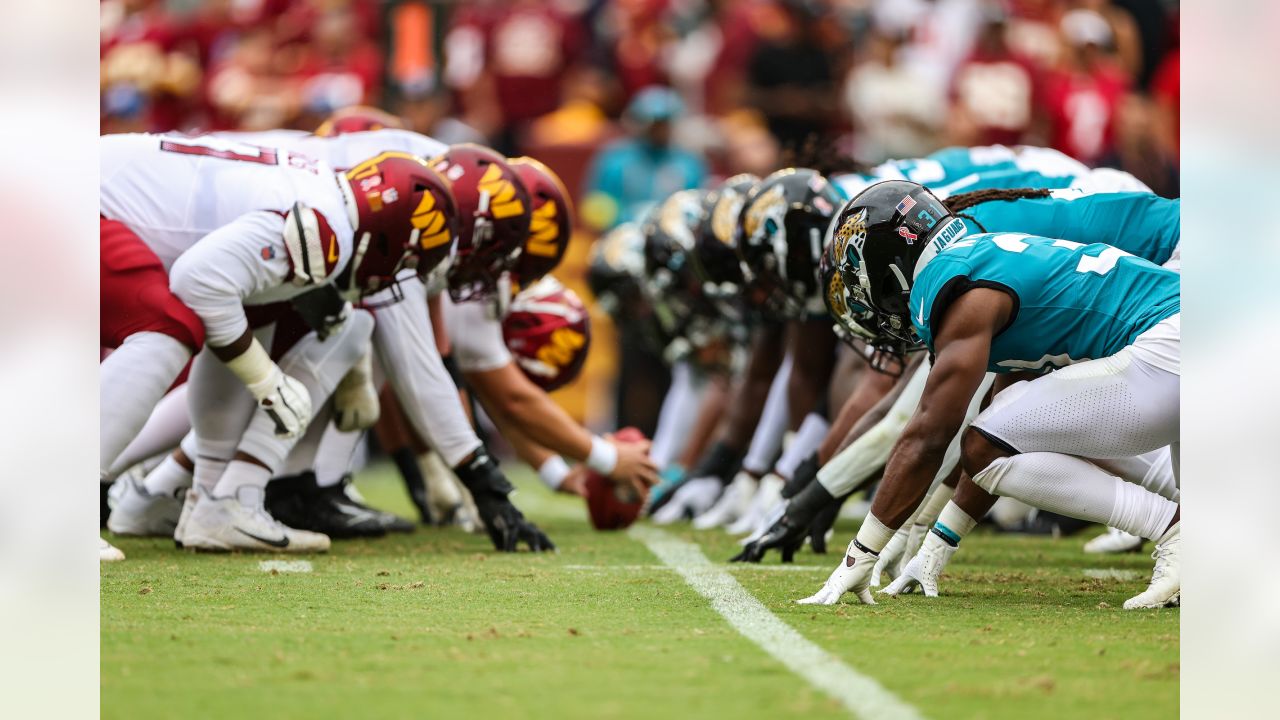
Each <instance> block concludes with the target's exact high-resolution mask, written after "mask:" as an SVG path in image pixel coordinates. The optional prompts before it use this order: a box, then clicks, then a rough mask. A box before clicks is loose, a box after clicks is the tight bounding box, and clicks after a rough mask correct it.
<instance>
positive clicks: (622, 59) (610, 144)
mask: <svg viewBox="0 0 1280 720" xmlns="http://www.w3.org/2000/svg"><path fill="white" fill-rule="evenodd" d="M100 8H101V32H102V36H101V91H102V93H101V129H102V132H104V133H107V132H134V131H167V130H179V131H186V132H198V131H203V130H230V129H243V130H261V129H271V128H281V127H284V128H298V129H304V130H311V129H314V128H315V127H316V126H317V125H318V124H319V123H320V122H321V121H322V120H324V118H325V117H327V116H328V115H329V114H330V113H331V112H333V111H335V110H338V109H341V108H343V107H347V106H350V105H357V104H362V105H373V106H377V107H380V108H383V109H385V110H387V111H389V112H392V113H394V114H396V115H399V116H401V117H402V118H403V119H404V121H405V123H406V125H407V126H408V127H409V128H410V129H412V130H415V131H417V132H421V133H424V134H427V135H430V136H433V137H435V138H438V139H440V140H442V141H444V142H449V143H455V142H465V141H473V142H480V143H483V144H486V145H490V146H492V147H494V148H496V149H498V150H499V151H501V152H503V153H506V154H508V155H521V154H527V155H532V156H534V157H537V158H539V159H541V160H543V161H544V162H546V163H547V164H548V165H550V166H551V167H552V168H554V169H555V170H556V171H558V172H559V173H560V174H561V176H562V177H563V178H564V180H565V183H566V185H567V186H568V187H569V189H570V190H571V192H572V193H573V194H574V196H575V197H574V200H575V203H576V207H577V210H578V227H577V230H576V233H575V236H574V240H573V242H572V244H571V249H570V253H569V255H568V257H567V258H566V261H565V264H564V266H562V267H561V268H560V269H559V270H558V271H557V273H556V274H557V276H559V277H561V279H563V280H564V281H565V282H566V283H567V284H569V285H571V286H573V287H575V288H576V289H578V291H579V292H580V294H582V295H583V296H584V298H587V297H589V294H588V293H587V292H586V290H585V287H584V283H583V281H582V280H583V271H584V267H585V261H586V256H587V252H588V249H589V248H590V245H591V242H592V241H593V239H594V238H595V237H596V236H597V235H598V234H599V233H601V232H604V231H607V230H608V229H609V228H611V227H613V226H614V225H616V224H617V223H619V222H622V221H625V220H627V219H630V218H633V217H634V216H635V215H636V214H637V213H638V212H639V210H640V209H641V208H643V207H644V206H645V204H646V203H648V202H652V201H654V200H657V199H660V198H663V197H665V196H667V195H668V194H670V193H671V192H673V191H676V190H679V189H684V188H687V187H697V186H701V185H707V184H710V183H713V182H714V181H715V180H716V179H717V178H719V177H724V176H727V175H730V174H733V173H738V172H754V173H757V174H760V175H764V174H767V173H768V172H770V171H772V170H774V169H776V168H777V167H778V166H779V164H780V163H781V162H783V161H784V159H785V157H786V153H787V152H788V151H789V150H790V149H793V148H795V147H798V146H800V145H802V144H803V143H805V142H806V141H807V140H809V139H810V138H816V139H818V140H819V142H820V143H821V147H823V148H824V149H825V148H827V147H830V148H833V150H838V151H839V152H841V153H845V154H849V155H852V156H853V157H856V158H857V159H859V160H860V161H863V162H867V163H875V162H878V161H881V160H885V159H888V158H907V157H922V156H924V155H927V154H928V153H930V152H932V151H934V150H937V149H939V148H941V147H945V146H949V145H986V144H992V143H1004V144H1014V143H1022V144H1032V145H1044V146H1049V147H1053V148H1056V149H1058V150H1061V151H1063V152H1065V153H1067V154H1069V155H1072V156H1074V157H1076V158H1077V159H1079V160H1081V161H1083V162H1085V163H1086V164H1089V165H1105V166H1113V167H1119V168H1122V169H1124V170H1127V171H1129V172H1131V173H1133V174H1134V175H1136V176H1137V177H1138V178H1140V179H1141V180H1143V181H1144V182H1146V183H1147V184H1148V185H1150V186H1151V187H1152V188H1154V189H1155V190H1156V191H1157V192H1158V193H1160V194H1162V195H1166V196H1171V197H1173V196H1177V195H1178V161H1179V154H1178V99H1179V67H1178V59H1179V52H1178V44H1179V43H1178V41H1179V32H1178V16H1179V8H1178V2H1176V0H737V1H731V0H542V1H539V0H473V1H470V2H448V1H433V0H102V2H101V5H100ZM593 322H594V331H595V332H594V337H595V339H594V341H593V343H594V347H593V350H592V357H591V359H590V361H589V362H588V365H587V368H586V371H585V373H584V378H583V379H582V380H580V381H579V382H577V383H575V384H574V385H572V386H570V387H569V388H566V389H564V390H561V391H559V392H558V393H556V397H557V399H558V400H559V401H560V402H562V403H563V404H564V405H565V406H566V407H567V408H568V409H569V410H570V411H571V412H572V413H573V414H574V415H576V416H577V417H578V418H580V419H585V420H587V421H588V422H589V423H590V424H591V425H593V426H596V427H598V428H611V427H617V426H618V425H615V417H616V414H617V413H618V412H619V407H621V413H622V417H618V418H617V420H618V422H619V424H636V425H638V426H639V427H641V428H642V429H644V430H646V431H647V432H651V431H652V427H651V424H650V423H651V420H650V418H652V417H656V412H657V404H658V403H659V402H661V399H662V397H663V384H664V382H665V379H664V377H663V374H664V372H665V371H664V370H663V369H662V368H661V366H660V363H658V362H656V360H654V359H652V358H644V357H638V356H636V354H635V353H636V351H635V350H634V349H631V348H625V347H624V353H627V354H628V364H630V365H632V366H633V368H632V369H631V370H629V372H628V375H629V376H633V377H636V378H643V382H636V381H630V382H627V383H622V384H621V385H622V391H621V392H619V389H618V386H619V383H617V382H616V377H617V368H618V364H619V363H618V357H619V355H618V341H617V340H616V336H615V333H614V332H613V329H612V328H611V327H609V324H608V319H607V318H606V317H605V316H604V315H602V314H600V313H595V314H594V315H593Z"/></svg>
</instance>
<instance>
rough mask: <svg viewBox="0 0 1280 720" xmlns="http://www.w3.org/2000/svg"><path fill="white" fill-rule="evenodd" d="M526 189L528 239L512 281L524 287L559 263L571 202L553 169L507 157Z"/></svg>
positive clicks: (566, 244) (567, 234)
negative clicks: (530, 201) (529, 203)
mask: <svg viewBox="0 0 1280 720" xmlns="http://www.w3.org/2000/svg"><path fill="white" fill-rule="evenodd" d="M507 162H509V163H510V164H511V167H513V168H515V171H516V175H519V176H520V181H521V182H523V183H524V187H525V189H526V190H528V191H529V198H530V199H531V200H532V201H533V208H532V210H531V212H530V217H529V239H528V240H526V241H525V244H524V252H522V253H520V259H519V260H517V261H516V269H515V273H514V274H515V281H516V283H517V284H519V286H520V287H525V286H528V285H530V284H532V283H534V282H536V281H537V280H538V278H541V277H542V276H544V275H546V274H547V273H549V272H551V271H552V270H554V269H555V268H556V266H557V265H559V264H560V260H561V258H563V257H564V253H565V250H567V249H568V247H569V239H570V237H572V235H573V204H572V202H571V201H570V200H569V191H567V190H565V188H564V183H562V182H560V176H559V175H556V173H555V171H554V170H552V169H551V168H549V167H547V166H546V165H543V164H542V163H541V162H538V161H537V160H534V159H533V158H531V157H518V158H511V159H510V160H508V161H507Z"/></svg>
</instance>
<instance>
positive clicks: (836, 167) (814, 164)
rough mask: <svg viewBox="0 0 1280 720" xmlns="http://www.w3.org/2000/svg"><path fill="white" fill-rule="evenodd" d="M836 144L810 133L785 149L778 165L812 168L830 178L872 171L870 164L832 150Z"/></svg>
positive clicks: (780, 166) (782, 166) (781, 166)
mask: <svg viewBox="0 0 1280 720" xmlns="http://www.w3.org/2000/svg"><path fill="white" fill-rule="evenodd" d="M834 146H835V141H834V140H831V139H830V138H820V137H818V135H817V134H816V133H810V134H809V135H808V136H807V137H806V138H805V139H804V141H803V142H802V143H800V145H798V146H797V145H794V144H792V145H788V146H787V147H786V148H784V149H783V151H782V154H781V157H780V161H781V162H780V163H779V164H778V167H779V169H781V168H790V167H797V168H810V169H812V170H815V171H816V172H817V173H818V174H820V175H822V176H823V177H826V178H828V179H829V178H832V177H834V176H836V175H848V174H854V173H856V174H860V175H866V174H868V173H870V171H871V168H870V166H869V165H867V164H865V163H861V162H858V161H857V160H855V159H853V158H852V157H850V156H848V155H844V154H841V153H838V152H834V151H833V150H832V148H833V147H834Z"/></svg>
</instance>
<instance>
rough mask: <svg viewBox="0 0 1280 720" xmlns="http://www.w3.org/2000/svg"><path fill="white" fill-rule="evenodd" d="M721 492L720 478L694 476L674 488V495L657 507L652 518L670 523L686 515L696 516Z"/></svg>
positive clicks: (722, 490) (722, 488) (662, 523)
mask: <svg viewBox="0 0 1280 720" xmlns="http://www.w3.org/2000/svg"><path fill="white" fill-rule="evenodd" d="M722 492H724V484H723V483H721V482H720V478H718V477H711V476H708V477H700V478H694V479H692V480H689V481H688V482H686V483H684V484H683V485H681V486H680V487H678V488H676V491H675V495H672V496H671V500H669V501H668V502H667V504H666V505H663V506H662V507H660V508H658V512H656V513H654V514H653V518H652V519H653V521H654V522H655V523H657V524H658V525H670V524H671V523H673V522H675V521H677V520H683V519H685V518H686V517H697V516H699V515H701V514H702V513H704V512H706V511H707V508H709V507H711V506H712V505H713V504H715V501H716V498H718V497H720V493H722Z"/></svg>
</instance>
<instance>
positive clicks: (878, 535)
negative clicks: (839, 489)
mask: <svg viewBox="0 0 1280 720" xmlns="http://www.w3.org/2000/svg"><path fill="white" fill-rule="evenodd" d="M893 532H894V531H893V530H891V529H889V528H888V527H887V526H885V524H884V523H882V522H880V521H879V520H878V519H877V518H876V516H875V515H872V514H871V513H870V512H868V513H867V519H866V520H863V521H862V527H860V528H858V542H859V543H862V546H863V547H864V548H866V549H868V550H870V551H872V552H875V553H879V552H880V551H881V550H883V549H884V546H885V545H887V544H888V543H889V539H890V538H892V537H893Z"/></svg>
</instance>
